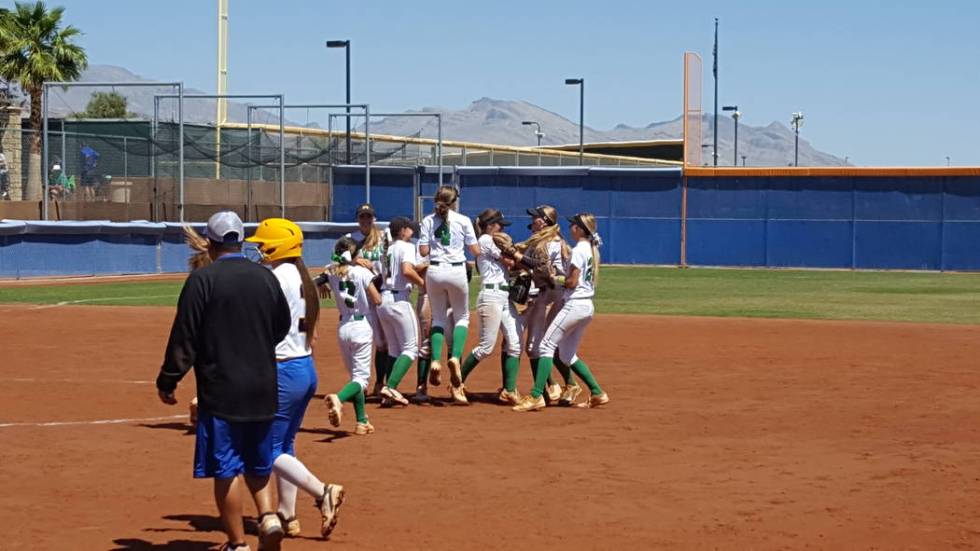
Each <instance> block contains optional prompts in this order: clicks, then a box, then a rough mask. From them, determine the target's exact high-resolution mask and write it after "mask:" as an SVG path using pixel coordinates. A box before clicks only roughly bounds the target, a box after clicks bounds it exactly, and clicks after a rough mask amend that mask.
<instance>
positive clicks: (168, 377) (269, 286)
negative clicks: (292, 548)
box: [157, 211, 292, 551]
mask: <svg viewBox="0 0 980 551" xmlns="http://www.w3.org/2000/svg"><path fill="white" fill-rule="evenodd" d="M244 237H245V229H244V227H243V226H242V221H241V219H240V218H239V217H238V215H237V214H235V213H234V212H230V211H223V212H219V213H216V214H214V215H213V216H211V218H210V220H208V226H207V239H208V256H210V257H211V259H212V260H213V261H214V262H213V263H212V264H211V265H209V266H205V267H204V268H200V269H197V270H194V271H193V272H191V275H190V276H188V278H187V281H186V282H185V283H184V288H183V289H182V290H181V291H180V298H179V299H178V300H177V314H176V316H175V317H174V323H173V327H172V328H171V330H170V341H169V342H168V343H167V350H166V354H165V356H164V360H163V366H162V367H161V368H160V374H159V376H158V377H157V391H158V392H159V396H160V400H161V401H163V403H165V404H169V405H173V404H176V403H177V399H176V398H175V396H174V390H175V389H176V388H177V383H178V382H179V381H180V380H181V378H183V376H184V375H186V374H187V372H188V371H190V369H191V368H192V367H193V368H194V375H195V378H196V379H197V398H198V404H199V406H198V414H197V443H196V446H195V451H194V456H195V461H194V477H195V478H213V479H214V497H215V501H216V502H217V506H218V511H219V512H220V513H221V522H222V524H223V526H224V529H225V533H226V534H227V535H228V543H227V545H226V546H225V547H224V549H228V550H232V551H234V550H237V549H240V548H242V549H248V547H247V546H246V544H245V529H244V526H243V522H242V496H241V493H240V492H241V487H242V483H241V476H240V475H244V478H245V486H247V487H248V490H249V492H250V493H251V494H252V498H253V500H254V501H255V505H256V507H257V509H258V512H259V516H258V524H259V549H267V550H273V549H275V550H278V549H279V542H280V541H281V540H282V538H283V535H284V532H283V529H282V525H281V523H280V522H279V517H278V516H277V515H276V509H275V506H274V501H273V500H274V494H273V490H272V486H271V485H270V484H269V475H270V474H271V473H272V464H273V460H274V459H275V458H274V457H273V430H272V424H273V419H274V418H275V416H276V410H277V406H278V378H277V366H276V344H277V343H279V342H280V341H282V340H283V338H285V337H286V335H287V334H288V333H289V329H290V326H291V323H292V318H291V316H290V310H289V303H288V302H287V300H286V297H285V296H284V295H283V292H282V289H281V287H280V286H279V281H278V280H277V279H276V276H275V275H273V273H272V271H270V270H267V269H265V268H263V267H262V266H259V265H258V264H256V263H254V262H252V261H251V260H248V259H246V258H245V256H244V255H243V254H242V252H241V250H242V241H243V239H244Z"/></svg>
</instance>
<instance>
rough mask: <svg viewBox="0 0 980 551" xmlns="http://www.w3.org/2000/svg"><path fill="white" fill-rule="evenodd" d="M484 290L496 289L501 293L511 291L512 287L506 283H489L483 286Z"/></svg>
mask: <svg viewBox="0 0 980 551" xmlns="http://www.w3.org/2000/svg"><path fill="white" fill-rule="evenodd" d="M483 288H484V289H490V290H491V291H492V290H494V289H500V290H501V291H510V286H509V285H507V284H506V283H498V284H496V285H494V284H493V283H487V284H485V285H484V286H483Z"/></svg>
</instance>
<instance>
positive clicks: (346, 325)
mask: <svg viewBox="0 0 980 551" xmlns="http://www.w3.org/2000/svg"><path fill="white" fill-rule="evenodd" d="M356 252H357V243H356V242H355V241H354V240H353V239H351V238H350V237H341V238H340V239H338V240H337V244H336V245H335V246H334V253H333V263H332V264H330V265H329V266H328V267H327V271H326V272H325V273H324V274H323V275H321V276H320V277H318V278H317V284H318V285H324V284H329V285H330V288H331V290H332V292H333V296H334V300H335V301H336V302H337V309H338V310H340V325H339V326H338V327H337V344H338V346H339V348H340V355H341V356H342V357H343V358H344V365H345V366H346V367H347V371H348V373H350V382H349V383H347V384H346V385H344V387H343V388H342V389H340V392H338V393H336V394H330V395H328V396H327V397H326V398H325V400H326V402H327V414H328V417H329V419H330V424H331V425H333V426H335V427H339V426H340V422H341V420H342V416H343V407H342V405H341V404H342V402H352V403H353V404H354V415H355V416H356V417H357V425H356V426H355V427H354V434H371V433H372V432H374V426H373V425H371V422H370V421H369V420H368V417H367V413H366V412H365V411H364V395H365V392H366V391H367V386H368V380H369V379H370V377H371V344H372V342H373V340H374V331H373V330H372V329H371V323H370V321H369V320H370V317H371V305H372V304H374V305H378V304H381V294H380V293H379V292H378V290H377V289H376V288H375V287H374V285H373V284H372V283H371V280H372V278H373V277H374V276H373V274H372V273H371V271H370V270H368V269H367V268H365V267H363V266H359V265H358V264H356V263H355V262H354V259H353V256H354V255H355V254H356Z"/></svg>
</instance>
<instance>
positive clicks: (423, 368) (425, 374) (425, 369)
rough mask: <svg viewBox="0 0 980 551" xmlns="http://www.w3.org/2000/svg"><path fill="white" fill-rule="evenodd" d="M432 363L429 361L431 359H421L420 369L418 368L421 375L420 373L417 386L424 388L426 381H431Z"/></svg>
mask: <svg viewBox="0 0 980 551" xmlns="http://www.w3.org/2000/svg"><path fill="white" fill-rule="evenodd" d="M430 361H431V360H429V358H419V367H418V371H419V373H418V379H417V381H418V383H417V385H418V386H424V385H425V384H426V381H428V380H429V362H430Z"/></svg>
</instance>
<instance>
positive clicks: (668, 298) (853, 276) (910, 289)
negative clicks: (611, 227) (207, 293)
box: [0, 266, 980, 324]
mask: <svg viewBox="0 0 980 551" xmlns="http://www.w3.org/2000/svg"><path fill="white" fill-rule="evenodd" d="M600 277H601V279H600V284H599V297H598V300H597V301H596V304H597V308H598V310H599V312H611V313H627V314H654V315H686V316H720V317H730V316H741V317H765V318H797V319H841V320H889V321H910V322H935V323H961V324H976V323H980V274H955V273H954V274H943V273H907V272H847V271H839V272H838V271H804V270H712V269H690V270H680V269H676V268H646V267H643V268H631V267H618V266H616V267H606V268H603V270H602V272H601V276H600ZM180 287H181V282H180V281H145V282H111V283H109V282H107V283H104V284H84V285H79V284H70V283H69V284H63V285H51V284H45V285H38V286H19V287H6V288H4V287H0V303H30V304H58V303H68V304H74V303H77V304H104V305H133V306H148V305H149V306H153V305H156V306H172V305H174V304H175V303H176V300H177V295H178V294H179V292H180ZM471 296H472V297H473V299H474V300H475V297H476V292H475V290H474V292H473V293H471Z"/></svg>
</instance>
